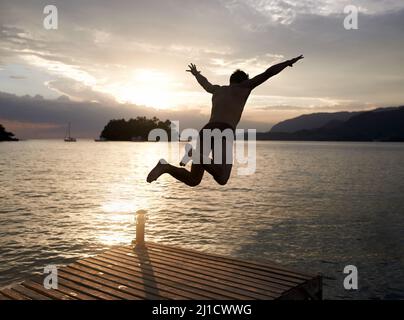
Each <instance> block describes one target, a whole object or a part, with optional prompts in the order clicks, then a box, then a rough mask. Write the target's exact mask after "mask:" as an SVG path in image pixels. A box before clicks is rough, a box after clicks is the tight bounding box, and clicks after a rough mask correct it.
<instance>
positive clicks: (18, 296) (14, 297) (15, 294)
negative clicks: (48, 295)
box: [1, 288, 32, 300]
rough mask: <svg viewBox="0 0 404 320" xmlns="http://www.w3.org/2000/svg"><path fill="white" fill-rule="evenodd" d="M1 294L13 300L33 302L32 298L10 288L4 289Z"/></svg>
mask: <svg viewBox="0 0 404 320" xmlns="http://www.w3.org/2000/svg"><path fill="white" fill-rule="evenodd" d="M1 293H2V294H3V295H5V296H6V297H9V298H10V299H12V300H32V299H31V298H30V297H28V296H26V295H23V294H21V293H19V292H17V291H14V290H12V289H10V288H4V289H2V290H1Z"/></svg>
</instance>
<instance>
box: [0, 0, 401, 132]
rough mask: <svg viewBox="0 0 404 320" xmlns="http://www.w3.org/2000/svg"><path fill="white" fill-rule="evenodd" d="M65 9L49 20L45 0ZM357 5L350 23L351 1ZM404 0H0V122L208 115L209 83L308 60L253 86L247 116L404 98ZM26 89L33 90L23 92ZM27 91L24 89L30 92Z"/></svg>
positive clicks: (251, 120)
mask: <svg viewBox="0 0 404 320" xmlns="http://www.w3.org/2000/svg"><path fill="white" fill-rule="evenodd" d="M47 4H54V5H56V6H57V8H58V14H59V28H58V30H45V29H44V27H43V19H44V17H45V15H44V14H43V8H44V7H45V5H47ZM350 4H353V5H356V6H358V8H359V21H358V23H359V29H358V30H345V29H344V26H343V21H344V18H345V16H346V15H345V14H344V11H343V9H344V6H345V5H350ZM403 40H404V2H403V1H402V0H397V1H394V0H362V1H359V0H357V1H355V0H351V1H345V0H341V1H331V0H323V1H320V0H307V1H302V0H299V1H298V0H258V1H254V0H244V1H242V0H206V1H205V0H204V1H201V0H197V1H196V0H186V1H185V0H182V1H180V0H170V1H162V0H160V1H154V0H136V1H134V0H116V1H107V0H97V1H95V0H86V1H78V0H77V1H76V0H70V1H66V0H64V1H61V0H60V1H52V2H49V1H36V0H31V1H29V0H26V1H20V0H10V1H6V0H0V123H3V124H5V125H6V127H7V129H10V130H13V131H15V133H16V134H17V135H20V136H22V137H26V138H30V137H41V138H44V137H59V136H63V135H64V128H65V124H66V122H68V121H72V123H73V128H74V127H75V129H76V136H79V137H80V136H83V137H91V136H96V135H97V134H98V133H99V131H100V130H101V129H102V127H103V125H104V124H105V123H106V121H108V120H109V119H111V118H115V117H130V116H136V115H148V116H150V115H156V116H158V117H159V118H162V119H166V118H169V119H171V120H180V121H182V123H183V126H184V128H185V127H187V126H201V125H202V124H203V123H204V122H207V120H208V116H209V111H210V98H211V97H210V95H209V94H207V93H206V92H204V91H203V89H202V88H200V87H199V85H198V84H197V82H196V81H195V79H194V78H193V77H192V76H191V75H190V74H189V73H186V72H185V69H186V66H187V64H188V63H190V62H193V63H195V64H196V65H197V66H198V68H199V69H200V70H201V71H202V74H204V75H205V76H206V77H207V78H208V79H209V80H210V81H211V82H212V83H215V84H227V83H228V78H229V75H230V74H231V73H232V72H233V71H234V70H235V69H237V68H241V69H243V70H244V71H246V72H247V73H249V74H250V76H254V75H256V74H257V73H260V72H262V71H264V70H265V69H266V68H268V67H269V66H270V65H271V64H273V63H276V62H280V61H282V60H285V59H289V58H292V57H294V56H297V55H300V54H304V56H305V59H304V60H303V61H301V62H299V63H298V64H296V66H295V67H294V68H289V69H287V70H285V71H284V72H283V73H282V74H280V75H278V76H277V77H276V78H273V79H271V80H270V81H269V82H267V83H266V84H264V85H263V86H261V87H259V88H258V89H256V90H255V91H254V92H253V94H252V95H251V97H250V100H249V102H248V103H247V106H246V111H245V114H244V116H243V119H242V123H241V126H242V127H253V128H257V129H258V130H268V129H269V128H270V127H271V126H272V125H273V124H275V123H277V122H279V121H280V120H283V119H286V118H290V117H294V116H298V115H300V114H303V113H312V112H317V111H337V110H363V109H370V108H374V107H379V106H396V105H403V104H404V90H403V88H404V71H403V65H404V41H403ZM25 95H29V96H30V97H28V96H25ZM24 96H25V97H24Z"/></svg>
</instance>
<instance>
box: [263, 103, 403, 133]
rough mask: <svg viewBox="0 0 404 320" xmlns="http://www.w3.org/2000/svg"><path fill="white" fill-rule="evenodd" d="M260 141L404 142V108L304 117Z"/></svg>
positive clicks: (284, 124) (277, 128)
mask: <svg viewBox="0 0 404 320" xmlns="http://www.w3.org/2000/svg"><path fill="white" fill-rule="evenodd" d="M257 140H309V141H310V140H312V141H326V140H329V141H404V106H401V107H389V108H380V109H375V110H371V111H363V112H335V113H313V114H308V115H302V116H299V117H297V118H293V119H289V120H285V121H282V122H280V123H278V124H277V125H275V126H274V127H273V128H272V129H271V130H270V131H269V132H264V133H257Z"/></svg>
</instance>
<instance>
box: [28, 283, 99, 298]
mask: <svg viewBox="0 0 404 320" xmlns="http://www.w3.org/2000/svg"><path fill="white" fill-rule="evenodd" d="M32 281H33V282H37V283H38V284H42V280H41V279H38V278H33V279H32ZM57 290H58V291H59V292H61V293H63V294H65V295H67V296H69V297H72V299H77V300H95V299H96V298H94V297H92V296H89V295H86V294H84V293H82V292H79V291H77V290H73V289H71V288H68V287H65V286H64V285H62V284H61V283H60V281H58V289H57Z"/></svg>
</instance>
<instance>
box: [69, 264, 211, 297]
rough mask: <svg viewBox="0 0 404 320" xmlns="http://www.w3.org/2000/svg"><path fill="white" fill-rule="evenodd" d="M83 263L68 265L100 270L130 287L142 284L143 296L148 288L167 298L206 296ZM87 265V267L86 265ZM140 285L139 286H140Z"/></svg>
mask: <svg viewBox="0 0 404 320" xmlns="http://www.w3.org/2000/svg"><path fill="white" fill-rule="evenodd" d="M83 262H84V265H81V264H78V263H75V264H73V265H70V267H72V268H75V269H76V268H77V269H79V270H83V271H87V272H94V273H99V272H102V273H103V277H106V278H108V279H110V280H115V281H117V282H118V281H119V282H120V283H123V284H124V285H126V286H128V287H131V288H136V289H137V288H138V285H140V286H142V287H143V289H144V291H142V292H143V296H144V295H145V292H146V295H147V293H148V292H149V290H150V289H151V292H154V291H155V290H157V291H158V293H159V294H161V297H162V298H167V299H195V300H198V299H199V300H200V299H206V297H204V296H202V295H198V294H194V293H192V292H189V291H184V290H182V289H181V288H175V287H173V286H166V285H165V284H164V283H160V281H159V282H156V281H155V280H153V279H150V278H147V277H145V276H143V277H142V275H140V274H139V275H137V276H133V275H128V274H125V273H122V272H119V271H117V270H114V269H110V268H105V267H102V266H99V265H95V264H91V263H90V264H89V263H87V262H85V261H83ZM87 266H89V267H87ZM142 287H141V288H142ZM173 288H175V289H176V292H178V293H175V294H173V293H171V292H172V290H173Z"/></svg>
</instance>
